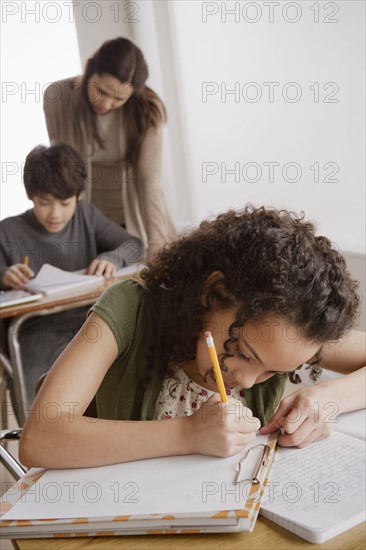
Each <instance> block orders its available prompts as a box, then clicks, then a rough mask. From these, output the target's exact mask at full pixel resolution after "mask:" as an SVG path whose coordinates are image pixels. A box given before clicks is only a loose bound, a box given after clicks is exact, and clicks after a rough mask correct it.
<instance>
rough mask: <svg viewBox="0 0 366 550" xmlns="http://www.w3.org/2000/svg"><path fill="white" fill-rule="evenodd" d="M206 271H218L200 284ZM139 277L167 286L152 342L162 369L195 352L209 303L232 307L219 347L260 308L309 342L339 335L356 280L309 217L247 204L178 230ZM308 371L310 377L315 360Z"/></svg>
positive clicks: (352, 314)
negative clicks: (166, 316) (165, 312)
mask: <svg viewBox="0 0 366 550" xmlns="http://www.w3.org/2000/svg"><path fill="white" fill-rule="evenodd" d="M214 271H218V272H221V273H222V274H223V275H222V280H219V281H215V283H214V284H212V285H211V286H210V287H209V288H205V283H206V281H207V278H208V277H209V275H210V274H211V273H212V272H214ZM141 277H142V279H143V281H144V282H145V284H146V286H147V288H148V289H150V291H152V292H159V289H161V288H162V287H163V288H165V289H167V290H168V291H169V292H171V294H172V301H173V303H174V304H175V312H174V316H173V318H172V319H170V321H169V323H170V324H169V327H168V329H167V330H166V331H165V332H164V335H163V339H162V341H160V342H158V349H159V359H160V362H161V367H162V369H164V370H165V371H168V372H169V364H170V365H174V364H175V365H177V364H179V363H181V362H183V361H186V360H191V359H193V358H194V357H195V353H196V346H197V340H198V337H199V334H200V331H202V328H203V321H204V317H205V315H206V314H207V312H208V311H210V310H211V309H212V306H213V304H215V307H220V308H221V309H222V310H225V309H227V308H235V310H236V317H235V320H234V322H233V324H232V325H231V326H230V328H229V339H228V340H226V342H225V344H224V346H225V350H226V352H229V347H230V346H231V345H232V344H233V343H234V342H235V341H236V340H237V333H238V329H240V327H242V326H243V325H244V324H245V323H247V322H251V323H252V322H254V323H256V322H260V321H261V320H263V319H264V318H265V317H266V315H268V314H275V315H279V316H281V317H283V318H285V319H287V321H288V322H289V323H290V324H292V325H294V326H296V327H298V328H299V329H300V330H301V333H302V336H303V337H304V338H306V339H308V340H309V341H312V342H314V343H318V344H324V343H327V342H329V341H336V340H339V339H340V338H341V337H342V336H343V335H344V334H345V332H346V331H348V330H349V329H350V328H351V327H352V325H353V322H354V320H355V318H356V316H357V310H358V305H359V297H358V295H357V293H356V289H357V286H358V283H357V282H356V281H355V280H353V279H352V278H351V276H350V274H349V272H348V270H347V267H346V263H345V260H344V258H343V256H342V255H341V254H340V253H339V252H338V251H337V250H336V249H335V248H334V247H333V246H332V244H331V242H330V240H329V239H327V238H326V237H322V236H316V234H315V227H314V225H313V224H312V223H311V222H307V221H305V220H304V219H303V216H302V217H298V216H296V215H295V214H293V213H291V212H287V211H285V210H282V211H277V210H275V209H267V208H264V207H262V208H254V207H252V206H250V205H249V206H247V207H246V208H245V209H244V210H243V211H240V212H235V211H232V210H231V211H229V212H226V213H225V214H221V215H219V216H218V217H217V218H215V219H212V220H208V221H204V222H202V223H201V225H200V226H199V227H198V228H197V229H195V230H193V231H192V232H190V233H188V234H187V235H183V236H181V237H178V238H177V239H176V240H175V241H174V242H173V243H172V244H170V245H167V246H166V247H165V248H164V249H163V250H161V252H160V253H158V254H157V255H156V257H154V258H153V259H152V260H151V261H149V262H148V263H147V269H145V270H143V271H142V273H141ZM203 296H204V297H205V299H204V303H202V297H203ZM312 371H313V374H314V376H315V377H316V374H317V367H316V366H315V365H314V368H313V369H312ZM318 371H319V369H318ZM294 374H296V373H294ZM293 378H294V379H293V381H294V382H296V376H294V377H293Z"/></svg>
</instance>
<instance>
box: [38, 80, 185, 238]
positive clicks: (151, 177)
mask: <svg viewBox="0 0 366 550" xmlns="http://www.w3.org/2000/svg"><path fill="white" fill-rule="evenodd" d="M80 97H81V77H74V78H67V79H65V80H59V81H57V82H54V83H53V84H50V85H49V86H48V87H47V89H46V90H45V93H44V104H43V108H44V112H45V117H46V124H47V130H48V135H49V138H50V141H51V143H52V144H54V143H57V142H64V143H67V144H68V145H71V146H72V147H74V148H75V149H76V150H77V151H78V152H79V154H80V155H81V157H82V158H83V160H84V162H85V163H86V166H87V171H88V179H87V185H86V189H85V198H86V199H87V200H91V197H92V177H91V175H92V152H93V147H92V142H91V139H90V138H88V136H87V135H85V130H84V129H83V122H82V120H81V117H80V116H79V118H78V116H77V114H78V110H79V107H78V106H79V104H80ZM122 114H123V107H122V108H120V109H118V110H117V111H116V116H118V117H119V118H120V124H119V126H118V127H119V128H120V136H119V139H118V143H119V144H120V147H121V151H120V158H123V157H124V153H125V144H126V136H125V134H124V128H123V124H122V121H123V119H122ZM79 129H81V135H82V138H80V131H78V130H79ZM161 134H162V125H160V127H159V128H150V129H149V130H148V131H147V133H146V136H145V138H144V141H143V143H142V146H141V150H140V154H139V158H138V161H137V166H136V168H135V170H133V169H131V168H128V167H126V166H125V167H124V166H122V170H119V172H118V177H119V179H120V182H121V194H122V204H123V209H124V220H121V221H124V223H125V224H126V229H127V231H129V232H130V233H131V234H133V235H136V236H137V237H139V238H140V239H141V240H142V241H143V243H144V245H145V246H146V247H149V248H150V247H152V248H153V247H155V246H156V245H160V244H163V243H164V242H166V241H167V240H168V239H170V238H171V237H172V236H174V234H175V229H174V226H173V224H172V222H171V219H170V217H169V214H168V212H167V209H166V205H165V201H164V196H163V192H162V189H161V187H160V178H161V157H162V135H161ZM106 156H107V154H106ZM98 158H99V159H100V151H99V157H98ZM107 162H108V160H107Z"/></svg>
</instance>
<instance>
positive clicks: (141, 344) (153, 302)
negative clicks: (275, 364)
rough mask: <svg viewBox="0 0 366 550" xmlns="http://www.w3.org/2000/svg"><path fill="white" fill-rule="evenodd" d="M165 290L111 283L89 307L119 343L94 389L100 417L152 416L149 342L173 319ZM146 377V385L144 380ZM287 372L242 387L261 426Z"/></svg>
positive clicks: (154, 382) (157, 380) (156, 385)
mask: <svg viewBox="0 0 366 550" xmlns="http://www.w3.org/2000/svg"><path fill="white" fill-rule="evenodd" d="M173 308H174V303H173V298H172V293H171V292H170V291H169V290H165V289H160V290H159V292H157V293H155V294H153V293H152V292H151V291H149V290H148V289H146V287H145V286H144V285H142V284H141V283H139V282H137V281H133V280H125V281H122V282H117V283H115V284H114V285H112V286H110V287H109V288H108V289H107V290H106V291H105V292H104V293H103V295H102V296H101V297H100V299H99V300H98V302H97V303H96V304H95V305H94V306H93V307H92V308H91V310H92V311H95V313H97V314H98V315H99V316H100V317H101V318H102V319H103V320H104V321H105V322H106V323H107V324H108V326H109V327H110V329H111V330H112V332H113V334H114V337H115V339H116V342H117V345H118V357H117V359H116V360H115V362H114V363H113V364H112V366H111V368H110V369H109V371H108V372H107V374H106V375H105V377H104V379H103V381H102V384H101V386H100V388H99V390H98V392H97V396H96V400H97V413H98V417H99V418H106V419H112V420H152V419H153V417H154V413H155V404H156V401H157V398H158V396H159V393H160V389H161V386H162V384H163V375H162V374H160V373H159V369H158V366H159V354H158V351H157V350H156V349H155V351H153V350H154V347H153V344H154V342H157V341H159V338H160V335H161V334H163V333H162V331H167V330H169V327H170V326H171V325H172V323H171V320H172V318H173ZM146 378H148V379H149V382H148V384H146V382H145V383H144V380H146ZM286 380H287V375H283V376H281V377H278V376H274V377H272V378H270V379H269V380H266V381H265V382H263V383H261V384H256V385H255V386H253V387H252V388H249V389H245V404H246V406H247V407H249V408H250V409H251V410H252V412H253V415H254V416H256V417H257V418H259V419H260V421H261V424H262V425H264V424H265V423H267V422H268V420H269V419H270V418H271V416H272V415H273V413H274V411H275V410H276V408H277V406H278V403H279V401H280V399H281V397H282V394H283V390H284V387H285V383H286Z"/></svg>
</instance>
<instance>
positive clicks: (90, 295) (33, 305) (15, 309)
mask: <svg viewBox="0 0 366 550" xmlns="http://www.w3.org/2000/svg"><path fill="white" fill-rule="evenodd" d="M130 277H132V275H122V276H119V277H114V278H113V279H108V280H105V281H104V283H102V284H100V285H98V286H96V287H94V288H93V289H92V290H89V291H88V292H84V293H82V292H81V291H80V290H79V291H78V293H77V294H76V293H75V291H73V292H70V294H64V295H62V296H60V297H57V296H53V297H52V296H44V297H43V298H41V299H40V300H35V301H34V302H26V303H25V304H18V305H16V306H9V307H4V308H1V310H0V319H5V318H6V317H17V316H18V315H24V314H25V313H33V311H40V310H43V309H52V308H55V307H58V306H65V305H68V304H73V303H75V302H77V303H78V306H79V305H80V307H82V306H84V305H85V306H87V305H89V304H93V303H94V302H96V300H97V299H98V298H99V296H100V295H101V294H102V292H103V291H104V290H105V289H106V288H107V287H109V286H110V285H111V284H113V283H115V282H116V281H119V280H121V279H126V278H130Z"/></svg>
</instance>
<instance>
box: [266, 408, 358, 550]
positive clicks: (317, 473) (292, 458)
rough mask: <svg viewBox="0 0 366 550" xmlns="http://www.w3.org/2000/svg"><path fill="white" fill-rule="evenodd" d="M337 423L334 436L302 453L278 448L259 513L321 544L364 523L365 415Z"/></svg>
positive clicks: (346, 416)
mask: <svg viewBox="0 0 366 550" xmlns="http://www.w3.org/2000/svg"><path fill="white" fill-rule="evenodd" d="M334 406H335V404H334V403H333V404H332V403H329V420H330V421H332V419H333V420H338V422H336V423H335V424H334V425H335V430H334V432H333V434H332V436H331V437H330V438H328V439H325V440H323V441H319V442H318V443H314V444H313V445H310V446H309V447H305V448H304V449H296V448H287V449H285V448H280V447H277V449H276V453H275V454H276V458H275V463H274V465H273V468H272V472H271V479H270V481H269V482H268V484H267V486H266V490H265V494H264V498H263V502H262V506H261V510H260V514H261V515H263V516H264V517H266V518H268V519H270V520H271V521H274V522H275V523H277V524H278V525H280V526H281V527H284V528H285V529H288V530H289V531H291V532H293V533H295V534H296V535H298V536H299V537H302V538H304V539H305V540H307V541H309V542H312V543H317V544H320V543H322V542H324V541H326V540H328V539H330V538H332V537H335V536H336V535H339V534H340V533H343V532H344V531H347V530H348V529H351V528H352V527H354V526H355V525H358V524H359V523H362V522H363V521H365V519H366V516H365V487H366V479H365V472H366V463H365V455H366V447H365V433H366V422H365V418H366V416H365V414H366V412H365V410H360V411H356V412H352V413H347V414H343V415H340V416H338V418H337V419H334V417H333V413H332V411H333V412H334Z"/></svg>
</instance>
